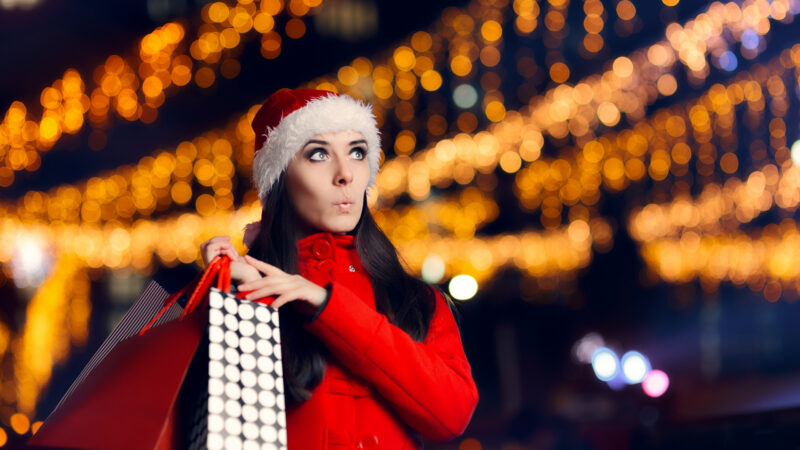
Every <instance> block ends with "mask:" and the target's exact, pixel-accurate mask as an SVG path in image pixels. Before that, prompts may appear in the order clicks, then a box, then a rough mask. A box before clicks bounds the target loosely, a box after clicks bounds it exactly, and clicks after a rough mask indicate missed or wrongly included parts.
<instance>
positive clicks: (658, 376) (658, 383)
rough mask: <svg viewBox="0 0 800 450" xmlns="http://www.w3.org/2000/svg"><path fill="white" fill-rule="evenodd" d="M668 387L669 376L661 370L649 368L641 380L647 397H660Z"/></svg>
mask: <svg viewBox="0 0 800 450" xmlns="http://www.w3.org/2000/svg"><path fill="white" fill-rule="evenodd" d="M668 388H669V377H668V376H667V374H666V373H664V372H663V371H661V370H651V371H650V373H648V374H647V377H645V379H644V381H642V390H643V391H644V393H645V394H647V395H648V396H649V397H653V398H657V397H661V396H662V395H664V393H665V392H667V389H668Z"/></svg>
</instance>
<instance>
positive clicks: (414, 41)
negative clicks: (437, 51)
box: [411, 31, 433, 52]
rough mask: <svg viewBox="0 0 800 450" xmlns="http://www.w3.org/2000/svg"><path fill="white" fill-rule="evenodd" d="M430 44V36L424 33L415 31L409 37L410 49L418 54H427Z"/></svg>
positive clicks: (431, 40) (431, 42)
mask: <svg viewBox="0 0 800 450" xmlns="http://www.w3.org/2000/svg"><path fill="white" fill-rule="evenodd" d="M432 44H433V39H432V38H431V35H430V34H428V33H426V32H424V31H417V32H416V33H414V34H413V35H412V36H411V47H413V48H414V50H416V51H418V52H427V51H428V50H430V48H431V45H432Z"/></svg>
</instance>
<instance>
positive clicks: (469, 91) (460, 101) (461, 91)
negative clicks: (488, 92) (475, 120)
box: [453, 83, 478, 109]
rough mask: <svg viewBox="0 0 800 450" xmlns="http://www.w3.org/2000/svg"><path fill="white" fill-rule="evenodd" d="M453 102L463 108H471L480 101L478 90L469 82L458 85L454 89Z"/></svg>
mask: <svg viewBox="0 0 800 450" xmlns="http://www.w3.org/2000/svg"><path fill="white" fill-rule="evenodd" d="M453 102H454V103H455V104H456V106H458V107H459V108H461V109H469V108H472V107H473V106H475V103H478V91H476V90H475V88H474V87H472V86H471V85H469V84H466V83H465V84H461V85H458V86H457V87H456V88H455V89H453Z"/></svg>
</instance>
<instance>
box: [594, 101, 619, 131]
mask: <svg viewBox="0 0 800 450" xmlns="http://www.w3.org/2000/svg"><path fill="white" fill-rule="evenodd" d="M597 118H598V119H600V121H601V122H603V125H605V126H609V127H611V126H614V125H616V124H617V123H618V122H619V119H620V114H619V109H618V108H617V107H616V106H615V105H614V104H613V103H611V102H602V103H600V104H599V105H597Z"/></svg>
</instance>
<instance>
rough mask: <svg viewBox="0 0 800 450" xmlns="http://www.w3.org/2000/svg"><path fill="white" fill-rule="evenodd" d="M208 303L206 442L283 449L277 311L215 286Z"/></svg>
mask: <svg viewBox="0 0 800 450" xmlns="http://www.w3.org/2000/svg"><path fill="white" fill-rule="evenodd" d="M208 307H209V310H208V366H207V367H208V372H207V373H208V377H207V380H208V383H207V391H206V392H207V398H208V401H207V408H206V409H207V411H208V415H207V418H206V421H205V422H204V424H203V425H204V426H205V427H206V435H207V439H206V442H205V446H206V447H207V448H208V449H210V450H215V449H222V448H226V449H228V448H244V449H247V448H262V449H263V448H269V449H282V450H285V449H286V406H285V401H284V383H283V366H282V358H281V356H282V355H281V346H280V328H279V319H278V311H277V310H275V309H273V308H271V307H269V306H267V305H265V304H263V303H258V302H251V301H248V300H240V299H237V298H236V297H234V296H232V295H231V294H229V293H226V292H223V291H220V290H218V289H214V288H212V289H211V293H210V294H209V301H208ZM204 448H205V447H204Z"/></svg>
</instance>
